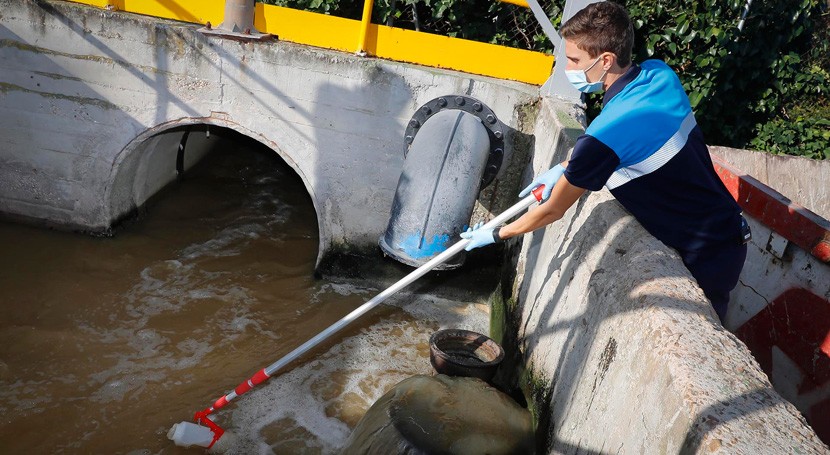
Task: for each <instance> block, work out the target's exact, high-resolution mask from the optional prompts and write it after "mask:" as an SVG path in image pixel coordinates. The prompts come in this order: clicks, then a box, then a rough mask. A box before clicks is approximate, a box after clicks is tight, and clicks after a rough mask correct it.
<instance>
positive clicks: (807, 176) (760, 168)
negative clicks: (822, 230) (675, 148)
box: [709, 147, 830, 219]
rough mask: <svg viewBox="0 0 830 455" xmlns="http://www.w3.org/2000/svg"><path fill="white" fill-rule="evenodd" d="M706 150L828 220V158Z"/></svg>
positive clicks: (829, 190) (750, 151)
mask: <svg viewBox="0 0 830 455" xmlns="http://www.w3.org/2000/svg"><path fill="white" fill-rule="evenodd" d="M709 151H710V152H711V153H713V154H715V155H717V156H720V157H722V158H723V159H724V160H726V162H728V163H730V164H731V165H732V166H733V167H735V168H738V169H740V170H741V171H743V172H744V173H746V174H748V175H751V176H753V177H755V178H756V179H758V180H759V181H760V182H761V183H764V184H766V185H768V186H770V187H772V188H775V189H776V190H777V191H778V192H779V193H781V194H783V195H784V196H787V197H788V198H790V199H791V200H792V201H793V202H797V203H798V204H801V205H803V206H804V207H806V208H807V209H809V210H811V211H813V212H815V213H816V214H818V215H820V216H822V217H823V218H826V219H830V161H818V160H811V159H809V158H802V157H799V156H779V155H770V154H769V153H763V152H756V151H753V150H741V149H733V148H729V147H709Z"/></svg>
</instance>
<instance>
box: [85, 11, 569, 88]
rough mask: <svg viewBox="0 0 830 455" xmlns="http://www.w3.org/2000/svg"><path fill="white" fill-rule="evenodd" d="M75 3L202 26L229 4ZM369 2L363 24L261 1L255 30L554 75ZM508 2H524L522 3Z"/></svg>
mask: <svg viewBox="0 0 830 455" xmlns="http://www.w3.org/2000/svg"><path fill="white" fill-rule="evenodd" d="M70 1H74V2H76V3H83V4H87V5H91V6H96V7H99V8H109V9H115V10H118V11H126V12H130V13H136V14H143V15H147V16H155V17H160V18H165V19H174V20H178V21H184V22H192V23H197V24H205V23H206V22H210V23H211V24H213V25H214V26H215V25H218V24H220V23H222V19H223V18H222V16H223V15H224V6H225V2H224V0H70ZM502 1H505V0H502ZM365 2H366V5H367V6H366V7H365V8H364V12H363V20H362V21H356V20H353V19H344V18H340V17H334V16H329V15H325V14H318V13H312V12H308V11H300V10H295V9H291V8H284V7H279V6H274V5H265V4H262V3H257V4H256V9H255V15H254V26H255V27H256V28H257V29H258V30H259V31H260V32H262V33H270V34H273V35H277V36H279V39H281V40H284V41H290V42H294V43H298V44H306V45H309V46H316V47H322V48H326V49H334V50H339V51H345V52H358V53H360V54H368V55H372V56H375V57H379V58H384V59H389V60H395V61H399V62H408V63H415V64H419V65H425V66H431V67H435V68H446V69H451V70H456V71H463V72H467V73H472V74H480V75H483V76H490V77H495V78H499V79H508V80H514V81H519V82H526V83H530V84H536V85H541V84H542V83H544V82H545V80H547V78H548V76H550V74H551V70H552V68H553V56H551V55H547V54H543V53H541V52H533V51H527V50H523V49H514V48H510V47H505V46H499V45H495V44H487V43H480V42H477V41H470V40H465V39H460V38H450V37H446V36H440V35H433V34H430V33H423V32H416V31H412V30H404V29H400V28H394V27H387V26H384V25H377V24H372V23H371V22H370V18H371V5H372V3H373V0H365ZM509 3H514V4H520V3H523V0H510V1H509ZM525 5H526V3H524V5H521V6H525ZM367 11H368V12H367ZM355 37H358V46H357V49H355V41H354V40H355Z"/></svg>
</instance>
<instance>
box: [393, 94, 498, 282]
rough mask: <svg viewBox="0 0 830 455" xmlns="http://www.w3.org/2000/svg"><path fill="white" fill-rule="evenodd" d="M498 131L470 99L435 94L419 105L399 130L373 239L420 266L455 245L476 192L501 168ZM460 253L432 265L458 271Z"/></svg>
mask: <svg viewBox="0 0 830 455" xmlns="http://www.w3.org/2000/svg"><path fill="white" fill-rule="evenodd" d="M503 136H504V126H503V125H502V124H501V122H499V120H498V119H497V118H496V116H495V114H494V113H493V111H492V110H490V109H489V108H488V107H487V106H485V105H484V104H483V103H481V102H480V101H478V100H476V99H474V98H470V97H466V96H447V97H441V98H436V99H435V100H432V101H430V102H429V103H427V104H425V105H424V106H422V107H421V108H419V109H418V111H417V112H416V114H415V116H414V117H413V118H412V120H410V123H409V126H408V128H407V131H406V136H405V137H406V145H405V147H406V148H407V154H406V160H405V161H404V165H403V170H402V172H401V177H400V180H399V181H398V187H397V190H396V191H395V198H394V201H393V203H392V210H391V214H390V218H389V224H388V226H387V228H386V232H385V233H384V235H383V236H381V238H380V241H379V244H380V247H381V249H382V250H383V251H384V253H386V254H387V255H389V256H391V257H393V258H394V259H396V260H398V261H399V262H402V263H404V264H407V265H411V266H414V267H419V266H421V265H423V264H425V263H427V262H428V261H429V260H430V259H432V258H434V257H435V256H437V255H438V254H440V253H441V252H443V251H444V250H446V249H447V248H448V247H449V246H450V245H452V244H453V243H455V242H456V241H457V240H458V238H459V234H460V233H461V232H462V231H463V230H464V229H465V228H466V226H467V224H468V223H469V221H470V217H471V216H472V213H473V208H474V206H475V201H476V199H477V198H478V193H479V191H480V190H481V189H482V188H484V187H485V186H486V185H488V184H489V183H490V182H491V181H492V180H493V179H494V178H495V176H496V173H497V172H498V170H499V168H500V167H501V161H502V157H503V154H504V153H503ZM464 257H465V256H464V255H458V256H456V257H455V258H453V259H451V260H450V261H447V262H446V263H444V264H443V265H441V266H439V267H436V269H439V270H442V269H443V270H445V269H453V268H457V267H459V266H461V264H463V262H464Z"/></svg>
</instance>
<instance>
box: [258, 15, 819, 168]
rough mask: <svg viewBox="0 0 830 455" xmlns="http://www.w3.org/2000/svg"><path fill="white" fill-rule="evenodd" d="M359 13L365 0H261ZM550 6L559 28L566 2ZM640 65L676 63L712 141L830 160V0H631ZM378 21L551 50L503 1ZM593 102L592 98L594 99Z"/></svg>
mask: <svg viewBox="0 0 830 455" xmlns="http://www.w3.org/2000/svg"><path fill="white" fill-rule="evenodd" d="M260 1H264V2H265V3H272V4H278V5H281V6H288V7H292V8H299V9H306V10H310V11H316V12H320V13H325V14H335V15H338V16H342V17H349V18H352V19H359V18H360V14H361V10H362V2H356V1H351V2H348V1H345V0H260ZM540 3H541V4H542V7H543V8H544V9H545V11H546V12H547V13H548V16H549V17H551V18H552V20H553V22H554V25H555V26H557V27H558V25H559V24H558V22H559V18H560V16H561V10H562V7H563V6H564V0H545V1H541V2H540ZM623 3H624V4H625V5H626V7H627V8H628V10H629V12H630V13H631V17H632V19H633V20H634V23H635V36H636V41H635V49H634V51H635V58H634V59H635V61H641V60H645V59H648V58H657V59H661V60H663V61H665V62H666V63H668V64H669V65H670V66H671V67H673V68H674V69H675V70H676V71H677V72H678V75H679V76H680V79H681V81H682V82H683V86H684V87H685V88H686V91H687V92H688V94H689V99H690V101H691V103H692V107H693V109H694V110H695V114H696V115H697V120H698V123H699V124H700V126H701V128H703V131H704V133H705V135H706V138H707V142H708V143H710V144H716V145H724V146H730V147H737V148H753V149H758V150H763V151H767V152H770V153H777V154H790V155H801V156H806V157H809V158H814V159H827V158H830V150H829V148H830V147H828V143H829V142H830V115H828V114H830V100H829V99H828V92H830V12H828V1H827V0H772V1H768V2H760V1H757V0H756V1H755V2H753V3H752V5H751V7H750V8H749V11H748V14H747V15H746V17H745V23H744V26H743V29H742V30H739V29H738V23H739V21H740V19H741V17H742V15H743V13H744V11H745V7H746V0H727V1H723V0H657V1H655V0H629V1H624V2H623ZM373 22H375V23H382V24H387V25H394V26H395V27H402V28H407V29H414V30H421V31H426V32H430V33H438V34H442V35H447V36H454V37H459V38H465V39H471V40H477V41H484V42H489V43H494V44H501V45H505V46H511V47H518V48H523V49H530V50H535V51H542V52H551V51H552V45H551V43H550V42H549V41H548V39H547V38H546V37H545V36H544V33H543V32H542V30H541V27H539V25H538V24H537V23H536V20H535V19H534V18H533V15H532V14H531V12H530V11H529V10H528V9H524V8H520V7H517V6H514V5H510V4H505V3H500V2H498V1H497V0H376V1H375V6H374V13H373ZM589 102H590V100H589Z"/></svg>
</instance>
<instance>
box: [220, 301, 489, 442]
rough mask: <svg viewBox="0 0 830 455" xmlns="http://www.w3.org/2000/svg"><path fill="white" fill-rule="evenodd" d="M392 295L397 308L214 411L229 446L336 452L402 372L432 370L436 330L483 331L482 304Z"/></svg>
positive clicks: (404, 375) (404, 374) (485, 322)
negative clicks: (229, 435)
mask: <svg viewBox="0 0 830 455" xmlns="http://www.w3.org/2000/svg"><path fill="white" fill-rule="evenodd" d="M327 289H328V290H329V291H331V292H343V291H344V290H345V289H347V287H335V286H332V287H329V288H327ZM395 300H397V302H393V303H395V304H396V305H401V308H396V307H391V306H387V305H381V307H380V308H379V310H380V312H381V313H382V314H383V315H382V318H381V319H380V320H379V321H377V322H375V323H373V324H371V325H368V326H364V327H362V328H361V329H360V330H359V332H358V333H357V334H355V335H351V336H348V337H346V338H344V339H342V340H341V341H339V342H338V343H337V344H335V345H334V346H332V347H331V348H330V349H329V350H328V351H326V352H324V353H322V354H317V355H316V357H313V358H312V359H311V360H309V361H307V362H306V363H304V364H302V365H300V366H298V367H296V368H294V369H292V370H290V371H287V372H285V373H283V374H280V372H278V373H277V376H276V377H274V378H272V379H271V380H269V381H268V382H267V383H265V384H263V385H261V386H260V388H258V389H255V390H254V391H252V392H250V393H249V395H246V396H244V397H241V398H239V399H238V401H237V402H235V403H234V404H233V405H231V406H235V407H234V408H233V411H232V413H231V414H230V416H228V415H227V414H225V415H223V414H222V413H219V415H218V421H219V422H220V424H222V425H225V426H227V428H228V429H229V430H231V431H233V432H234V434H235V435H236V440H235V441H234V443H235V444H236V445H235V446H234V447H230V448H228V452H229V453H288V452H295V451H314V452H321V453H336V452H338V451H339V449H340V448H341V447H342V446H343V445H344V444H345V442H346V440H347V439H348V437H349V435H350V433H351V429H352V428H353V427H354V426H355V425H356V424H357V422H358V421H359V419H360V418H361V417H362V416H363V414H364V413H365V412H366V410H367V409H368V408H369V407H370V406H371V405H372V404H373V403H374V402H375V401H376V400H377V399H378V398H380V397H381V396H382V395H383V394H384V393H386V392H387V391H388V390H389V389H391V388H392V387H393V386H394V385H395V384H397V383H398V382H400V381H401V380H403V379H405V378H407V377H410V376H412V375H415V374H431V366H430V364H429V347H428V340H429V336H430V335H431V334H432V333H433V332H434V331H436V330H439V329H440V328H446V327H457V328H466V329H469V330H475V331H479V332H483V333H487V326H488V321H489V318H488V315H487V313H486V311H483V310H482V307H481V306H480V305H475V304H459V303H458V302H455V301H449V300H446V299H441V298H438V297H435V296H424V295H420V296H413V295H404V296H401V297H399V298H397V299H395ZM357 324H359V323H357ZM335 339H336V335H335ZM312 355H313V354H312Z"/></svg>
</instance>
